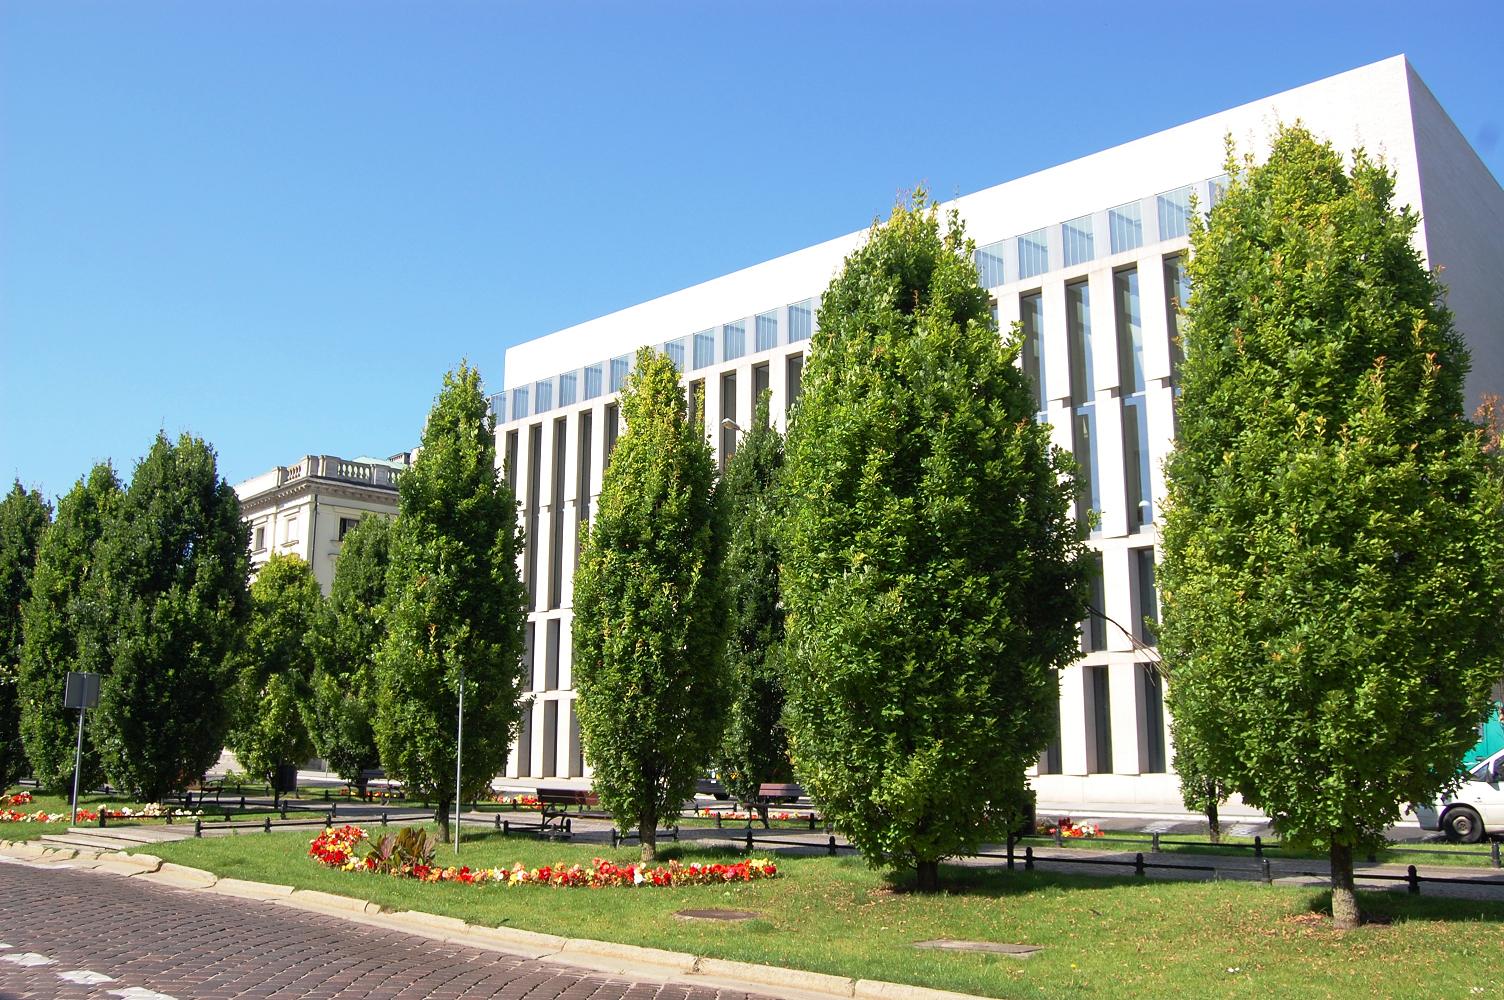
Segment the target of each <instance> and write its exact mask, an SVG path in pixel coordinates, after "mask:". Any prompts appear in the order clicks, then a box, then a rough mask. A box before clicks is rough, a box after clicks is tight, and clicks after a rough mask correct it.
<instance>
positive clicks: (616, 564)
mask: <svg viewBox="0 0 1504 1000" xmlns="http://www.w3.org/2000/svg"><path fill="white" fill-rule="evenodd" d="M621 410H622V414H623V415H624V416H625V418H626V422H627V427H626V432H625V433H624V434H623V435H622V436H621V438H620V439H619V440H618V441H617V444H616V450H615V451H614V452H613V453H612V455H611V463H610V465H609V467H608V468H607V469H606V474H605V478H604V481H603V482H602V485H601V496H600V502H599V505H598V513H597V515H596V519H595V523H594V524H593V525H591V527H590V530H589V534H588V535H587V537H586V541H585V549H584V552H583V554H582V556H581V558H580V568H579V570H578V571H577V572H576V573H575V585H574V626H573V629H574V682H575V689H576V690H577V691H578V693H579V694H578V701H577V706H578V711H579V718H580V733H581V738H582V741H583V743H584V750H585V756H586V758H587V760H589V762H590V765H591V767H592V768H593V769H594V774H595V790H596V792H597V794H598V795H599V796H600V799H601V804H602V805H604V806H605V807H606V808H607V809H609V810H610V811H611V813H612V815H613V816H614V817H615V818H616V821H617V823H618V824H619V825H620V826H621V827H622V828H623V829H630V828H631V827H632V826H636V827H637V828H638V832H639V834H640V835H641V838H642V854H643V858H644V859H649V860H650V859H652V858H653V857H654V856H655V854H656V839H655V832H656V830H657V827H658V823H659V821H660V819H661V818H662V817H664V816H672V815H675V814H677V812H678V809H679V807H680V805H681V804H682V803H683V802H684V800H685V799H686V798H688V797H689V796H691V795H693V794H694V790H695V782H696V780H697V779H698V778H699V777H700V776H701V775H703V774H704V773H705V769H706V768H707V767H708V766H709V764H710V761H711V756H712V754H713V753H714V751H715V749H716V747H717V744H718V743H719V741H720V738H721V733H722V731H723V729H724V726H725V720H726V705H727V700H728V695H729V693H730V691H729V684H728V681H727V675H726V665H725V644H726V595H725V590H724V587H723V583H722V562H723V560H724V558H725V546H726V527H725V518H724V516H723V513H722V505H721V500H720V497H719V494H718V493H717V490H716V486H715V461H714V459H713V458H712V456H711V452H710V447H709V445H707V444H706V442H705V439H704V437H703V436H702V435H701V433H700V431H699V429H698V425H697V423H696V422H695V421H693V420H690V419H687V418H686V416H685V409H684V390H683V388H682V387H681V386H680V385H679V374H678V372H677V371H676V370H675V368H674V365H673V363H672V362H671V361H670V360H669V359H668V358H667V357H666V356H665V355H661V354H657V353H655V352H653V351H652V350H650V349H647V348H644V349H643V350H642V351H639V352H638V354H637V364H636V367H635V368H634V369H633V371H632V374H631V375H630V376H629V378H628V380H627V384H626V385H625V386H624V387H623V389H622V395H621Z"/></svg>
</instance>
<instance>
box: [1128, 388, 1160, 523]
mask: <svg viewBox="0 0 1504 1000" xmlns="http://www.w3.org/2000/svg"><path fill="white" fill-rule="evenodd" d="M1123 485H1124V487H1125V491H1126V493H1127V501H1128V530H1129V531H1137V530H1138V529H1140V528H1142V527H1144V526H1145V525H1146V524H1152V523H1153V522H1154V497H1153V495H1152V494H1153V489H1152V487H1151V482H1150V479H1149V428H1148V419H1147V413H1146V411H1145V408H1144V394H1143V393H1137V394H1135V395H1133V396H1128V397H1126V398H1125V399H1124V400H1123Z"/></svg>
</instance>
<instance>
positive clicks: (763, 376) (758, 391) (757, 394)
mask: <svg viewBox="0 0 1504 1000" xmlns="http://www.w3.org/2000/svg"><path fill="white" fill-rule="evenodd" d="M767 391H768V364H767V362H766V361H765V362H763V363H762V364H760V365H755V366H753V368H752V407H751V410H752V413H754V414H756V413H757V404H758V401H759V400H761V399H762V394H763V393H765V392H767Z"/></svg>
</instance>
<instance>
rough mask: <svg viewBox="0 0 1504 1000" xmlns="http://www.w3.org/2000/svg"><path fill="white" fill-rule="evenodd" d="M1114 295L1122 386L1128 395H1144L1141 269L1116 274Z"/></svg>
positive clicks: (1113, 285) (1114, 274)
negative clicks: (1139, 293) (1140, 292)
mask: <svg viewBox="0 0 1504 1000" xmlns="http://www.w3.org/2000/svg"><path fill="white" fill-rule="evenodd" d="M1112 292H1113V307H1114V309H1113V313H1114V315H1115V316H1116V318H1117V327H1118V330H1117V333H1118V386H1119V387H1120V388H1121V389H1122V391H1123V393H1124V394H1125V395H1126V394H1128V393H1132V392H1143V391H1144V327H1143V322H1142V320H1141V319H1140V316H1139V302H1138V269H1137V268H1132V267H1130V268H1124V269H1123V270H1121V271H1116V272H1114V273H1113V275H1112Z"/></svg>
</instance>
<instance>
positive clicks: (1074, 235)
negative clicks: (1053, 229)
mask: <svg viewBox="0 0 1504 1000" xmlns="http://www.w3.org/2000/svg"><path fill="white" fill-rule="evenodd" d="M1060 233H1061V235H1062V236H1063V237H1064V240H1065V266H1066V267H1070V266H1071V265H1073V264H1085V263H1087V262H1088V261H1090V260H1091V259H1092V258H1093V257H1094V256H1096V255H1095V254H1094V253H1093V252H1092V235H1091V216H1089V215H1083V216H1082V217H1081V218H1079V219H1072V220H1071V221H1070V222H1067V223H1065V224H1064V225H1062V226H1061V227H1060Z"/></svg>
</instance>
